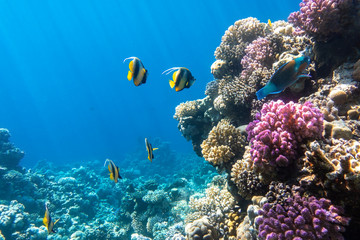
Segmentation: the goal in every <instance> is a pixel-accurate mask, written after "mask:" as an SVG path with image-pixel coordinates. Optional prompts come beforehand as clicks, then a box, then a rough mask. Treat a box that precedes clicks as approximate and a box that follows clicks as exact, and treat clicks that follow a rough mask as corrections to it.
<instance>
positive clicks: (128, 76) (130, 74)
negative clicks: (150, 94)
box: [127, 71, 133, 81]
mask: <svg viewBox="0 0 360 240" xmlns="http://www.w3.org/2000/svg"><path fill="white" fill-rule="evenodd" d="M132 77H133V74H132V72H131V71H129V72H128V75H127V79H128V80H129V81H131V79H132Z"/></svg>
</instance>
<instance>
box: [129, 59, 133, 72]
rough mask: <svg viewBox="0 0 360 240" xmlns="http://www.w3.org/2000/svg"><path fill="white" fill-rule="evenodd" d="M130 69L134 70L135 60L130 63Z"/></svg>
mask: <svg viewBox="0 0 360 240" xmlns="http://www.w3.org/2000/svg"><path fill="white" fill-rule="evenodd" d="M129 69H130V71H132V72H134V60H131V62H130V63H129Z"/></svg>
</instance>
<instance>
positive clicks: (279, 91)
mask: <svg viewBox="0 0 360 240" xmlns="http://www.w3.org/2000/svg"><path fill="white" fill-rule="evenodd" d="M282 91H284V89H283V90H280V91H276V92H271V94H278V93H281V92H282Z"/></svg>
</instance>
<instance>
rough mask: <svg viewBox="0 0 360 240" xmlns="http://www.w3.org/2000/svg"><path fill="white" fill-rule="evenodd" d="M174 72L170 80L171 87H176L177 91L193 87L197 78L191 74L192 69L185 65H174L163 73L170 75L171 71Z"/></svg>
mask: <svg viewBox="0 0 360 240" xmlns="http://www.w3.org/2000/svg"><path fill="white" fill-rule="evenodd" d="M173 71H175V72H174V74H173V76H172V78H173V79H172V80H169V84H170V87H171V88H174V87H175V91H177V92H179V91H181V90H183V89H184V88H189V87H191V86H192V85H193V84H194V82H195V80H196V79H195V78H194V77H193V75H192V74H191V72H190V70H189V69H187V68H184V67H173V68H169V69H167V70H165V71H164V72H163V73H162V74H164V73H165V74H166V75H168V74H169V73H171V72H173Z"/></svg>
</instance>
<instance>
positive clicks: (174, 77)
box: [173, 71, 178, 82]
mask: <svg viewBox="0 0 360 240" xmlns="http://www.w3.org/2000/svg"><path fill="white" fill-rule="evenodd" d="M177 72H178V71H175V72H174V73H173V80H174V82H175V81H176V74H177Z"/></svg>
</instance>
